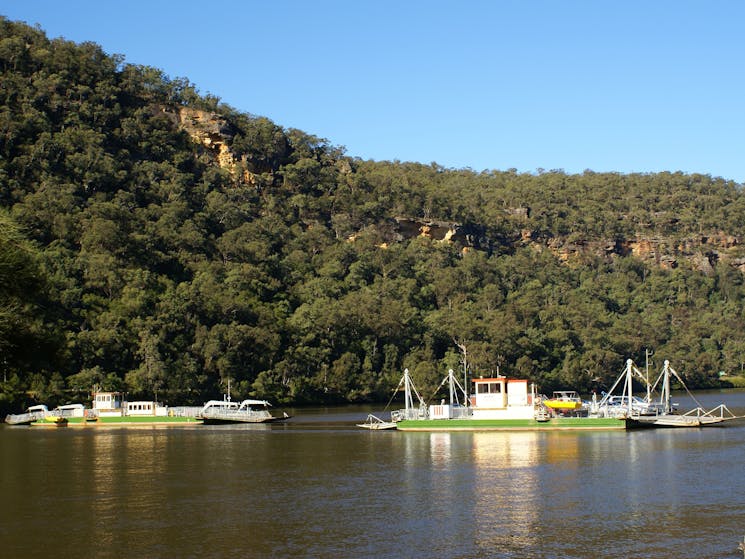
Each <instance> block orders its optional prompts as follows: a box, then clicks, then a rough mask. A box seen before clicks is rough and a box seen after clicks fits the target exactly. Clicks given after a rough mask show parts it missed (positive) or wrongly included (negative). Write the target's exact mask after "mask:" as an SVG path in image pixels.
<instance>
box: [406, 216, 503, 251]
mask: <svg viewBox="0 0 745 559" xmlns="http://www.w3.org/2000/svg"><path fill="white" fill-rule="evenodd" d="M395 231H396V235H397V237H398V238H397V240H399V241H400V240H403V239H411V238H413V237H426V238H428V239H432V240H433V241H438V242H443V243H446V242H453V243H458V244H460V245H461V246H463V247H464V248H466V247H467V248H475V249H486V248H488V247H489V244H490V243H489V240H488V239H487V238H486V237H485V235H484V231H483V229H481V228H479V227H477V226H475V225H464V224H461V223H454V222H449V221H437V220H432V219H418V218H409V217H397V218H396V227H395Z"/></svg>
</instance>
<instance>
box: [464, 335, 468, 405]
mask: <svg viewBox="0 0 745 559" xmlns="http://www.w3.org/2000/svg"><path fill="white" fill-rule="evenodd" d="M463 398H464V399H465V402H464V404H465V406H466V407H468V359H467V354H466V345H465V344H463Z"/></svg>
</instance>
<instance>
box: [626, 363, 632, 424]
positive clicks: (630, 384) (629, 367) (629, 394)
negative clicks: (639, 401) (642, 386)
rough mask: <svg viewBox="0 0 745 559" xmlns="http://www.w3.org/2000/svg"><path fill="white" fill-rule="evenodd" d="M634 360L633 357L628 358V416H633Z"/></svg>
mask: <svg viewBox="0 0 745 559" xmlns="http://www.w3.org/2000/svg"><path fill="white" fill-rule="evenodd" d="M633 363H634V362H633V361H632V360H631V359H627V360H626V396H627V397H628V401H627V402H628V407H627V409H626V413H627V416H629V417H631V396H632V382H631V381H632V377H633V372H632V371H633V369H632V367H633Z"/></svg>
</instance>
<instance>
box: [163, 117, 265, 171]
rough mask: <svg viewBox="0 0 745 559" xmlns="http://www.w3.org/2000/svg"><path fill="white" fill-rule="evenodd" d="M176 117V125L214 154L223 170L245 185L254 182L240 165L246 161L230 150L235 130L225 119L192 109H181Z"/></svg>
mask: <svg viewBox="0 0 745 559" xmlns="http://www.w3.org/2000/svg"><path fill="white" fill-rule="evenodd" d="M175 117H176V119H175V120H176V124H177V125H178V126H179V127H180V128H181V129H182V130H184V131H185V132H186V133H187V134H189V136H190V137H191V139H192V140H194V141H195V142H196V143H198V144H201V145H202V146H203V147H204V148H205V149H207V150H208V151H209V152H211V153H212V154H213V156H214V158H215V162H216V163H217V164H218V165H219V166H220V168H221V169H225V170H227V171H229V172H230V173H231V174H233V175H235V177H236V178H237V179H239V180H241V181H243V182H244V183H249V184H252V183H253V182H254V180H255V177H254V175H253V174H252V173H251V172H250V171H248V170H247V169H246V168H245V166H244V165H239V163H245V161H244V160H243V159H240V160H239V159H238V158H237V157H236V155H235V153H234V152H233V151H232V150H231V149H230V145H231V143H232V141H233V137H234V136H235V130H234V129H233V127H232V126H231V125H230V123H229V122H228V121H227V120H225V118H223V117H222V116H220V115H219V114H217V113H212V112H209V111H203V110H201V109H193V108H191V107H179V109H178V113H177V114H176V115H175Z"/></svg>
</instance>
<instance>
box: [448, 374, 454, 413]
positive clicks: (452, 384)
mask: <svg viewBox="0 0 745 559" xmlns="http://www.w3.org/2000/svg"><path fill="white" fill-rule="evenodd" d="M448 384H449V385H450V386H449V388H450V409H452V408H453V397H454V396H455V378H454V377H453V370H452V369H448Z"/></svg>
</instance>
